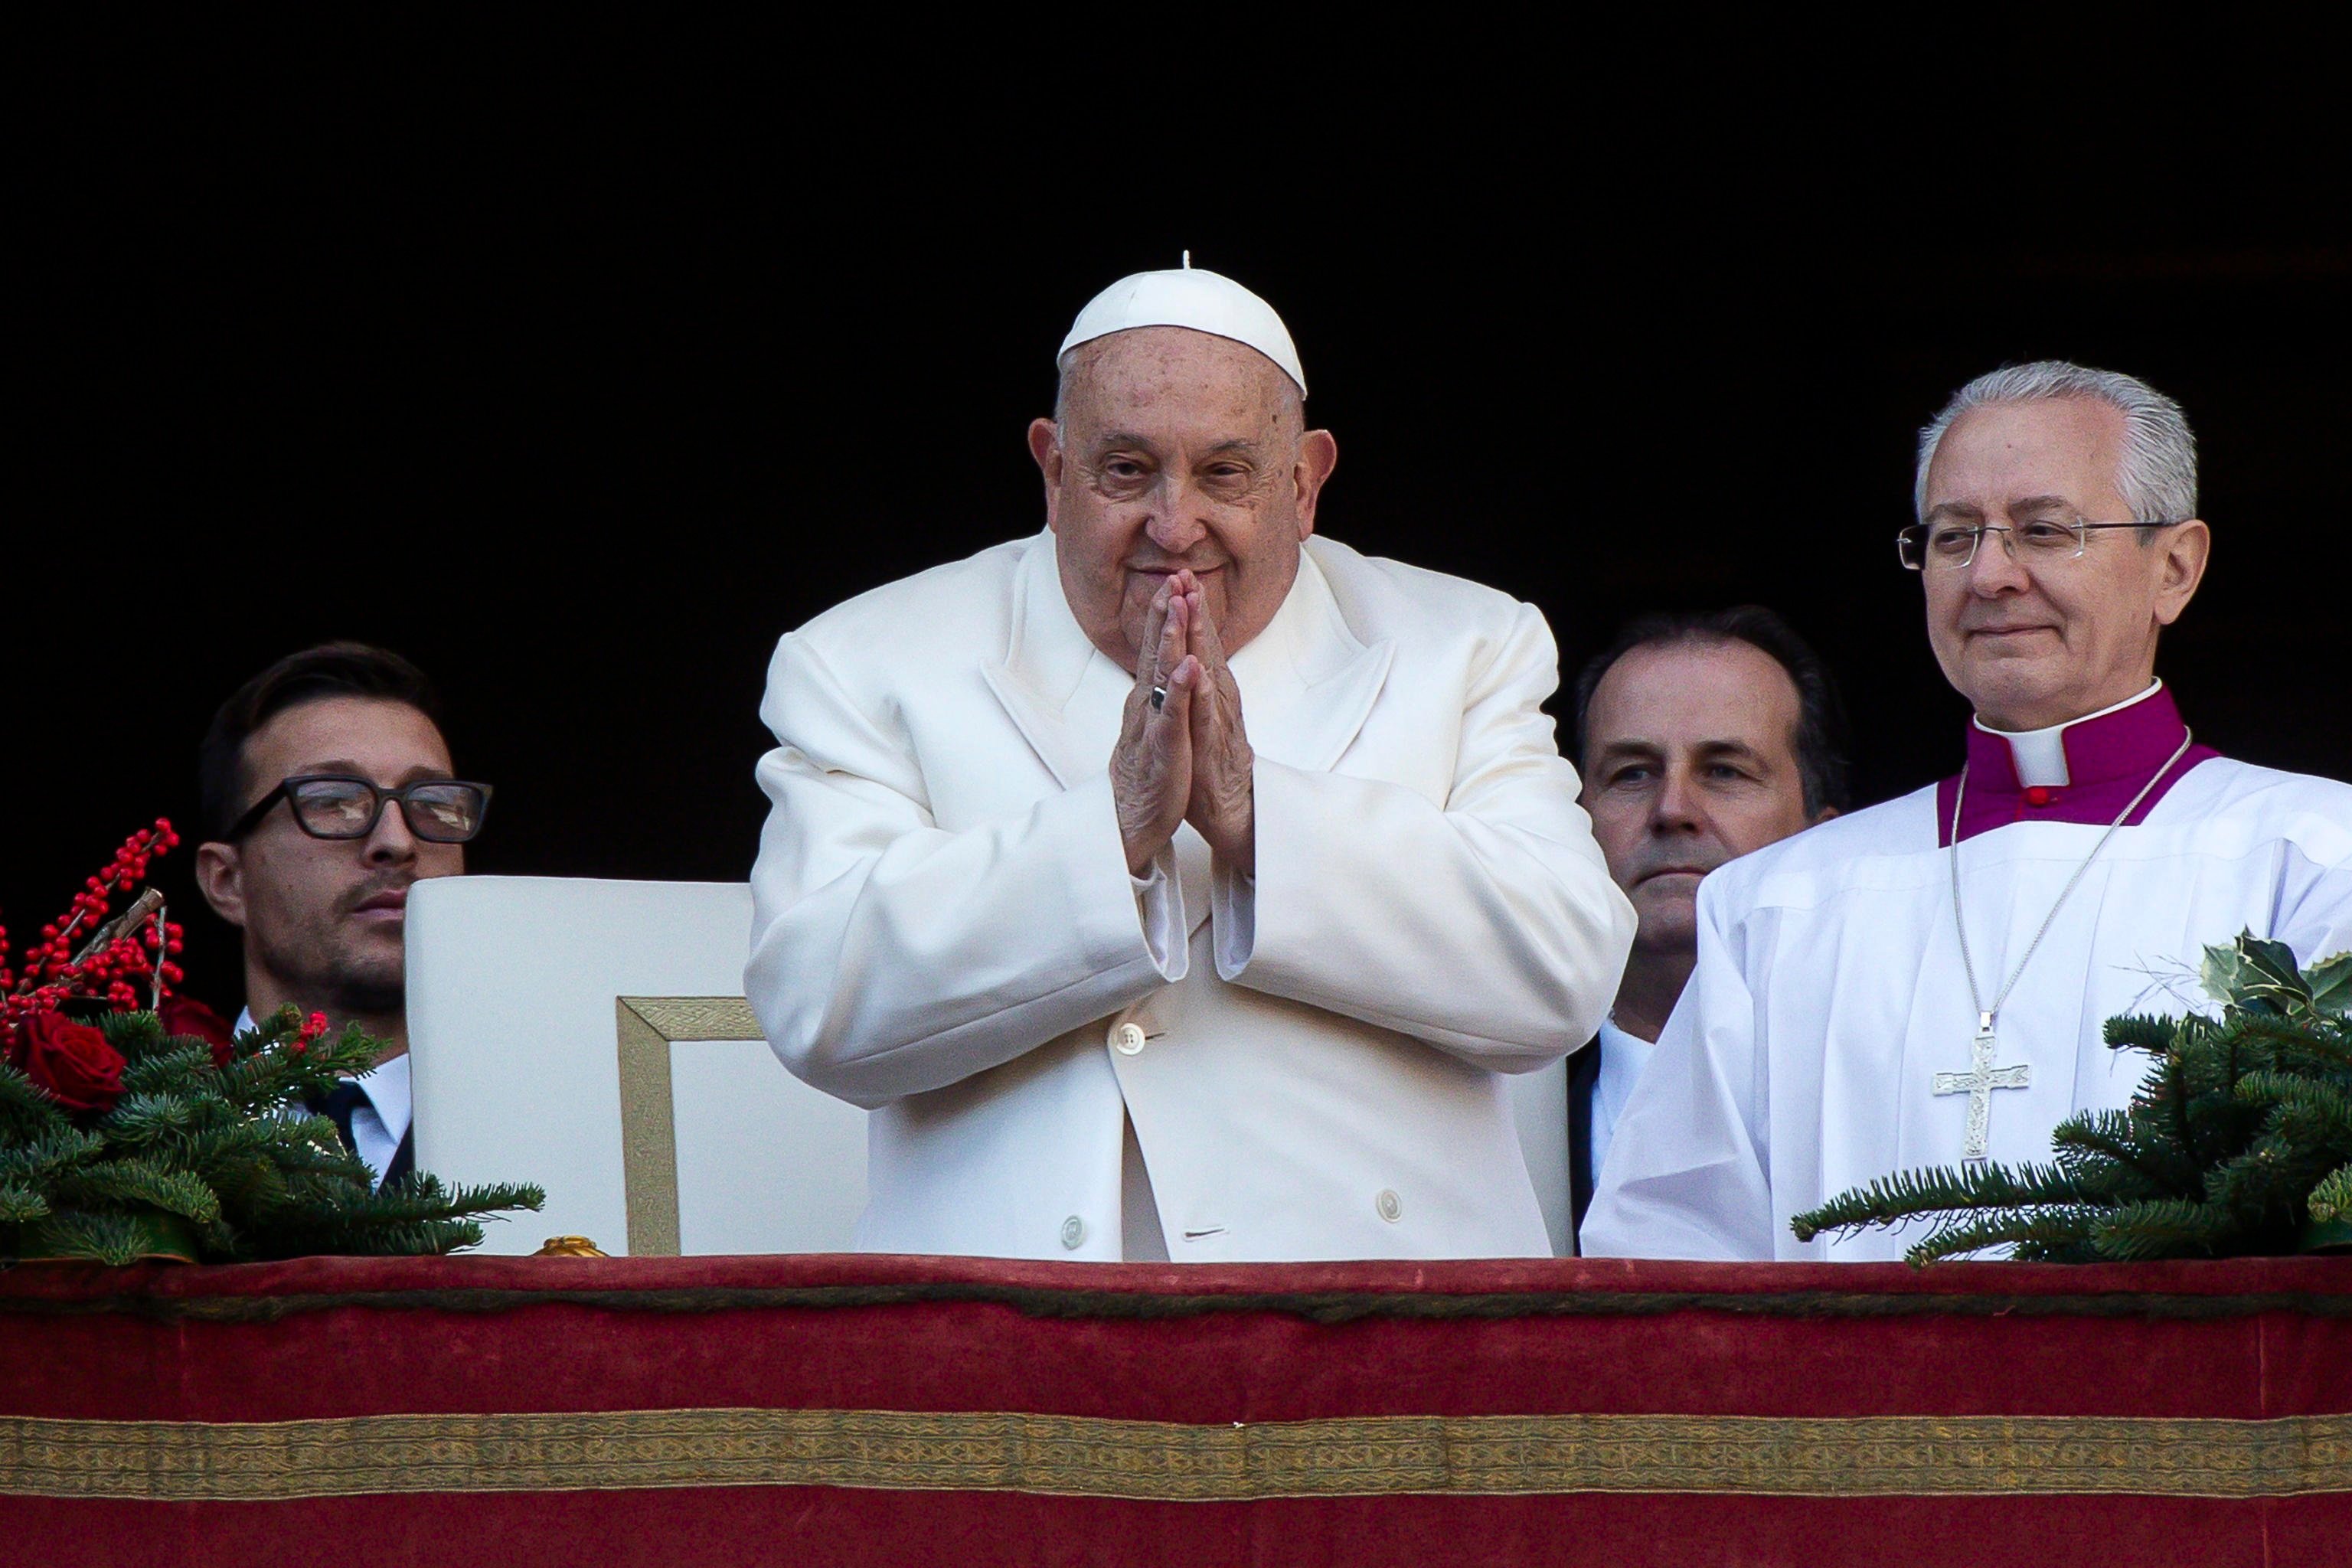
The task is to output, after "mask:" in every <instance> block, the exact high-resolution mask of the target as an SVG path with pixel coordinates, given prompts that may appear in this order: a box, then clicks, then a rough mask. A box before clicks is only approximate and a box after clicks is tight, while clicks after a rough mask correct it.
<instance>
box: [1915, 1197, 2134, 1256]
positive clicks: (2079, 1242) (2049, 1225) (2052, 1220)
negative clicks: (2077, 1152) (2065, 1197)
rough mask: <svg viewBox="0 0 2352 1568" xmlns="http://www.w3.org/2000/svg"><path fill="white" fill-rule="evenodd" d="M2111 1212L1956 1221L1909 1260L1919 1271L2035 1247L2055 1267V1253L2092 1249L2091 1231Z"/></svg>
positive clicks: (2031, 1212)
mask: <svg viewBox="0 0 2352 1568" xmlns="http://www.w3.org/2000/svg"><path fill="white" fill-rule="evenodd" d="M2107 1212H2109V1211H2108V1210H2106V1209H2105V1208H2103V1207H2100V1206H2099V1205H2089V1204H2054V1205H2049V1206H2047V1207H2042V1208H2029V1209H2013V1208H2012V1209H2000V1210H1992V1211H1990V1212H1984V1213H1978V1214H1973V1215H1969V1216H1968V1217H1966V1218H1962V1217H1959V1216H1958V1215H1955V1216H1954V1217H1953V1218H1951V1219H1949V1220H1948V1221H1946V1222H1944V1223H1943V1224H1942V1225H1940V1226H1937V1228H1936V1229H1935V1230H1934V1231H1933V1232H1932V1233H1930V1234H1929V1235H1928V1236H1927V1237H1926V1238H1925V1239H1923V1240H1921V1241H1920V1242H1918V1243H1917V1244H1916V1246H1914V1247H1911V1248H1910V1250H1909V1251H1907V1252H1906V1253H1905V1254H1904V1255H1903V1256H1904V1260H1905V1261H1906V1262H1907V1263H1909V1264H1911V1265H1912V1266H1913V1267H1915V1268H1916V1267H1919V1266H1921V1265H1923V1264H1928V1263H1938V1262H1942V1261H1943V1260H1945V1259H1947V1258H1966V1257H1969V1256H1970V1255H1972V1254H1975V1253H1979V1252H1982V1251H1985V1250H1986V1249H1987V1248H1989V1247H2004V1246H2006V1247H2018V1248H2027V1247H2031V1248H2033V1249H2035V1250H2036V1251H2037V1252H2039V1253H2041V1254H2042V1255H2043V1256H2042V1258H2041V1260H2042V1261H2049V1260H2051V1259H2050V1258H2048V1256H2047V1255H2048V1254H2049V1253H2051V1252H2053V1251H2067V1250H2073V1251H2079V1252H2083V1253H2084V1254H2086V1255H2087V1253H2088V1252H2089V1249H2090V1235H2091V1226H2092V1224H2093V1222H2094V1221H2095V1219H2096V1218H2097V1217H2098V1216H2099V1215H2103V1214H2105V1213H2107Z"/></svg>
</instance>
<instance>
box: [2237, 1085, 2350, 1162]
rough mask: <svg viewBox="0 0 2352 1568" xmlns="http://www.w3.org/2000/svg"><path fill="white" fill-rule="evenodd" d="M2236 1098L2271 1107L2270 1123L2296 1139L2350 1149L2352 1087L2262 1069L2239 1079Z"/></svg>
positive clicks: (2246, 1102)
mask: <svg viewBox="0 0 2352 1568" xmlns="http://www.w3.org/2000/svg"><path fill="white" fill-rule="evenodd" d="M2237 1097H2238V1099H2239V1100H2241V1101H2242V1102H2243V1103H2245V1104H2247V1105H2250V1106H2261V1107H2263V1108H2265V1109H2268V1110H2272V1111H2273V1126H2274V1127H2276V1128H2277V1129H2278V1130H2279V1131H2281V1132H2283V1133H2285V1134H2286V1135H2288V1136H2290V1137H2292V1138H2294V1140H2295V1141H2296V1142H2336V1143H2342V1144H2343V1145H2345V1147H2346V1150H2347V1152H2352V1090H2347V1089H2346V1088H2345V1087H2344V1086H2341V1085H2338V1084H2333V1083H2330V1082H2328V1081H2327V1080H2326V1079H2315V1078H2304V1077H2299V1076H2296V1075H2294V1074H2289V1073H2283V1072H2274V1071H2270V1070H2264V1071H2261V1072H2250V1073H2248V1074H2247V1075H2246V1076H2245V1077H2243V1078H2242V1079H2239V1080H2238V1089H2237Z"/></svg>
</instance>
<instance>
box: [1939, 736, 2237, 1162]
mask: <svg viewBox="0 0 2352 1568" xmlns="http://www.w3.org/2000/svg"><path fill="white" fill-rule="evenodd" d="M2195 740H2196V734H2195V732H2194V731H2190V730H2189V729H2187V727H2186V726H2184V727H2183V729H2182V731H2181V736H2180V749H2179V751H2177V752H2173V753H2172V755H2171V756H2170V757H2169V758H2168V759H2167V761H2166V762H2165V764H2164V766H2162V767H2160V768H2158V769H2157V770H2156V773H2155V775H2154V776H2153V777H2151V778H2150V779H2149V780H2148V781H2147V784H2143V785H2141V786H2140V792H2139V793H2138V794H2137V795H2134V796H2132V797H2131V804H2130V805H2126V806H2125V807H2124V808H2123V810H2122V811H2120V812H2118V813H2117V814H2116V819H2115V820H2114V821H2113V822H2111V823H2109V824H2107V830H2106V831H2105V833H2102V834H2100V835H2099V841H2098V842H2097V843H2096V844H2094V845H2092V846H2091V852H2090V853H2089V854H2088V855H2085V856H2084V857H2083V863H2082V864H2081V865H2080V866H2077V867H2075V868H2074V875H2073V876H2072V877H2070V878H2068V879H2066V886H2065V887H2064V888H2063V889H2062V890H2061V891H2060V892H2059V894H2058V901H2057V902H2056V903H2054V904H2052V905H2051V906H2050V912H2049V913H2048V914H2047V915H2044V916H2043V917H2042V929H2041V930H2040V931H2035V932H2034V933H2033V940H2032V942H2027V943H2026V944H2025V953H2024V956H2023V957H2021V958H2020V959H2019V960H2018V961H2017V967H2016V968H2015V969H2012V970H2011V971H2010V972H2009V980H2008V983H2007V984H2004V985H2002V986H2001V988H2000V994H1999V995H1997V996H1995V997H1994V998H1993V999H1992V1005H1991V1006H1990V1007H1988V1006H1986V1005H1985V1003H1984V993H1983V992H1982V991H1981V990H1980V989H1979V987H1978V985H1977V966H1976V961H1975V960H1974V959H1973V958H1971V957H1969V921H1968V916H1967V915H1966V914H1965V913H1963V912H1962V910H1961V909H1960V805H1961V803H1962V802H1963V801H1965V800H1967V799H1968V795H1969V770H1968V765H1967V764H1966V763H1962V764H1961V766H1960V782H1959V785H1958V787H1957V788H1956V789H1954V790H1953V791H1952V924H1953V927H1954V928H1955V929H1956V930H1957V931H1958V933H1959V938H1960V967H1961V968H1963V969H1965V970H1966V971H1968V976H1969V1003H1970V1004H1971V1005H1974V1006H1975V1008H1976V1010H1977V1037H1976V1040H1975V1042H1974V1044H1973V1047H1972V1049H1971V1052H1970V1058H1969V1070H1968V1071H1967V1072H1939V1073H1937V1075H1936V1082H1935V1091H1936V1092H1937V1094H1965V1095H1967V1096H1968V1097H1969V1122H1968V1134H1967V1136H1966V1138H1965V1139H1963V1141H1962V1142H1961V1145H1960V1157H1961V1158H1962V1159H1963V1160H1970V1161H1976V1160H1982V1159H1984V1158H1985V1150H1986V1145H1987V1142H1988V1141H1989V1133H1990V1121H1991V1120H1992V1091H1993V1090H1994V1089H2023V1088H2025V1087H2026V1086H2027V1085H2028V1084H2029V1083H2031V1082H2032V1068H2030V1067H2028V1066H2026V1065H2025V1064H2024V1063H2019V1064H2018V1065H2017V1066H2015V1067H2005V1068H1996V1067H1994V1066H1993V1065H1992V1064H1993V1060H1994V1058H1995V1056H1996V1055H1997V1054H1998V1050H1999V1042H1998V1041H1997V1040H1996V1039H1995V1038H1994V1037H1993V1020H1994V1018H1996V1017H1998V1016H2000V1008H2001V1004H2002V1003H2004V1002H2006V1001H2008V1000H2009V994H2010V993H2011V991H2014V990H2015V989H2017V982H2018V980H2019V978H2020V977H2021V976H2022V975H2023V974H2024V973H2025V966H2026V965H2027V964H2029V963H2032V962H2033V953H2034V950H2035V949H2036V948H2039V947H2040V946H2041V945H2042V938H2043V937H2045V936H2048V935H2049V934H2050V928H2051V927H2052V926H2053V925H2054V924H2056V923H2057V920H2058V911H2059V910H2062V909H2064V908H2065V907H2066V900H2068V899H2070V898H2072V897H2073V896H2074V889H2075V888H2076V887H2078V886H2079V885H2080V884H2081V883H2082V880H2083V878H2084V874H2085V873H2087V872H2088V871H2089V870H2090V868H2091V862H2092V861H2094V860H2096V859H2097V858H2099V851H2100V850H2102V849H2105V847H2107V840H2108V839H2110V838H2113V837H2115V836H2116V828H2118V827H2121V826H2123V825H2124V824H2125V823H2126V821H2128V820H2130V817H2131V814H2132V813H2133V812H2135V811H2137V810H2138V809H2139V805H2140V802H2142V801H2144V800H2146V799H2147V797H2148V795H2149V794H2150V793H2151V792H2153V791H2154V790H2155V788H2156V786H2157V784H2158V783H2160V782H2161V781H2162V780H2163V778H2164V775H2165V774H2167V773H2170V772H2171V771H2172V769H2173V766H2174V764H2175V763H2179V761H2180V759H2181V758H2183V757H2185V756H2187V755H2188V754H2189V745H2190V744H2191V742H2194V741H2195Z"/></svg>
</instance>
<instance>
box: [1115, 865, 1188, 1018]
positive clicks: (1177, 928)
mask: <svg viewBox="0 0 2352 1568" xmlns="http://www.w3.org/2000/svg"><path fill="white" fill-rule="evenodd" d="M1128 884H1129V886H1130V887H1132V888H1133V889H1135V914H1136V919H1137V921H1139V923H1140V924H1141V925H1142V927H1143V945H1144V948H1145V950H1146V951H1147V952H1150V954H1151V963H1152V966H1153V967H1154V968H1156V969H1158V970H1159V971H1160V979H1162V980H1165V981H1167V982H1168V983H1169V984H1171V985H1172V984H1175V983H1176V982H1177V981H1179V980H1181V979H1183V978H1184V974H1185V972H1186V971H1187V970H1188V969H1190V968H1191V967H1192V965H1191V963H1190V960H1191V954H1190V953H1189V952H1186V951H1185V942H1184V937H1185V931H1186V929H1187V922H1186V921H1185V919H1184V884H1183V883H1182V882H1181V881H1179V880H1178V879H1177V877H1176V851H1175V848H1174V847H1173V846H1172V845H1171V846H1166V847H1162V848H1161V849H1160V853H1159V854H1157V855H1154V856H1153V857H1152V858H1151V870H1150V875H1149V876H1144V877H1139V876H1136V875H1135V874H1134V873H1133V872H1129V874H1128Z"/></svg>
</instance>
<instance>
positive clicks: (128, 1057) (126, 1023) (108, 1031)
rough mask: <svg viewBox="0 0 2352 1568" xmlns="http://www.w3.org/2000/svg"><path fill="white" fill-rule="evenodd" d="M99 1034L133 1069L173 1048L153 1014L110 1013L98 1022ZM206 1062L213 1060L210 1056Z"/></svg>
mask: <svg viewBox="0 0 2352 1568" xmlns="http://www.w3.org/2000/svg"><path fill="white" fill-rule="evenodd" d="M98 1031H99V1033H100V1034H101V1035H104V1036H105V1037H106V1043H107V1044H108V1045H110V1046H112V1047H114V1048H115V1049H116V1050H117V1051H119V1052H120V1053H121V1056H122V1059H123V1060H124V1061H126V1062H129V1063H130V1064H131V1066H133V1067H136V1066H138V1065H139V1063H140V1062H142V1061H143V1060H144V1059H146V1058H148V1057H150V1056H152V1055H154V1054H156V1053H157V1052H160V1051H163V1050H167V1049H169V1048H171V1045H172V1042H171V1038H170V1037H168V1036H166V1035H165V1034H164V1033H163V1024H162V1023H161V1022H160V1021H159V1020H158V1019H157V1018H156V1016H155V1015H154V1014H152V1013H109V1014H107V1015H106V1016H104V1017H102V1018H100V1020H99V1021H98ZM205 1059H206V1060H207V1061H209V1060H210V1059H211V1058H210V1055H209V1053H207V1056H206V1058H205Z"/></svg>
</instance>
